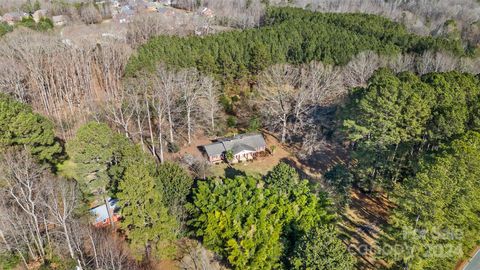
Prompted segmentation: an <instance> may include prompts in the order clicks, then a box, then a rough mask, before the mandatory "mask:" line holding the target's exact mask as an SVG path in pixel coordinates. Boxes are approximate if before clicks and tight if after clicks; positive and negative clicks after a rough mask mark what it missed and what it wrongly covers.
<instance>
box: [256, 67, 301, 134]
mask: <svg viewBox="0 0 480 270" xmlns="http://www.w3.org/2000/svg"><path fill="white" fill-rule="evenodd" d="M298 79H299V72H298V70H297V69H296V68H294V67H292V66H290V65H286V64H282V65H275V66H272V67H271V68H269V69H267V70H266V71H265V72H263V73H262V74H261V76H260V79H259V83H258V89H257V90H258V93H259V96H260V97H259V108H260V112H261V113H262V114H263V115H264V117H265V118H266V119H267V120H266V123H268V124H267V126H269V127H270V128H272V129H273V130H278V129H280V133H281V141H282V143H284V142H285V141H286V138H287V124H288V123H287V122H288V117H289V115H290V114H291V112H292V109H293V105H294V104H293V100H292V99H293V97H294V95H295V91H296V90H295V87H296V86H297V84H298Z"/></svg>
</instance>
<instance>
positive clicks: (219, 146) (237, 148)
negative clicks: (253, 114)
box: [202, 134, 267, 163]
mask: <svg viewBox="0 0 480 270" xmlns="http://www.w3.org/2000/svg"><path fill="white" fill-rule="evenodd" d="M266 147H267V144H266V143H265V139H264V138H263V136H262V134H240V135H236V136H233V137H229V138H221V139H218V140H216V141H215V142H214V143H212V144H208V145H203V146H202V148H203V149H204V151H205V155H206V156H207V158H208V161H210V162H212V163H218V162H222V160H224V159H226V154H227V152H229V151H231V153H232V154H233V160H231V162H232V163H236V162H241V161H246V160H251V159H253V158H254V157H255V156H257V155H258V153H261V152H264V151H265V150H266Z"/></svg>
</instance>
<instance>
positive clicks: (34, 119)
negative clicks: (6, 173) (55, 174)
mask: <svg viewBox="0 0 480 270" xmlns="http://www.w3.org/2000/svg"><path fill="white" fill-rule="evenodd" d="M16 145H23V146H25V147H27V148H28V149H29V151H30V152H31V153H32V155H34V156H35V157H37V158H38V159H39V160H40V161H45V162H51V163H55V162H56V161H57V158H58V156H59V155H60V154H61V153H62V147H61V146H60V144H59V143H58V141H57V140H56V139H55V133H54V126H53V124H52V123H51V122H50V121H49V120H47V119H46V118H45V117H43V116H41V115H39V114H37V113H34V112H33V111H32V109H31V108H30V107H29V106H27V105H25V104H23V103H20V102H18V101H15V100H14V99H12V98H10V97H8V96H6V95H3V94H0V149H1V148H2V147H8V146H16Z"/></svg>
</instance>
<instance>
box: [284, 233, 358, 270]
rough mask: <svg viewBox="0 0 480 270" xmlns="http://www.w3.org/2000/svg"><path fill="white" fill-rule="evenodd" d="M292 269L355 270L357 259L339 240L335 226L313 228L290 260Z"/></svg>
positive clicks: (302, 239) (303, 237)
mask: <svg viewBox="0 0 480 270" xmlns="http://www.w3.org/2000/svg"><path fill="white" fill-rule="evenodd" d="M290 263H291V265H292V269H302V270H307V269H308V270H330V269H342V270H348V269H355V258H354V257H353V255H352V254H350V253H348V251H347V247H346V245H345V244H344V243H343V242H342V241H341V240H340V239H338V238H337V232H336V230H335V227H334V226H320V227H316V228H313V229H312V230H311V231H309V232H308V233H307V234H305V235H304V236H302V237H301V238H300V240H299V243H298V244H297V246H296V247H295V249H294V252H293V256H292V257H291V258H290Z"/></svg>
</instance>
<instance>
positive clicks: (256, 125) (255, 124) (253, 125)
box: [248, 116, 262, 131]
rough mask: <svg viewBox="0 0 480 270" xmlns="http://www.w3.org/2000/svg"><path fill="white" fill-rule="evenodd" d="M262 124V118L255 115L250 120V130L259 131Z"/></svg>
mask: <svg viewBox="0 0 480 270" xmlns="http://www.w3.org/2000/svg"><path fill="white" fill-rule="evenodd" d="M261 126H262V124H261V121H260V118H258V117H257V116H254V117H252V118H250V121H248V131H257V130H259V129H260V127H261Z"/></svg>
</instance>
